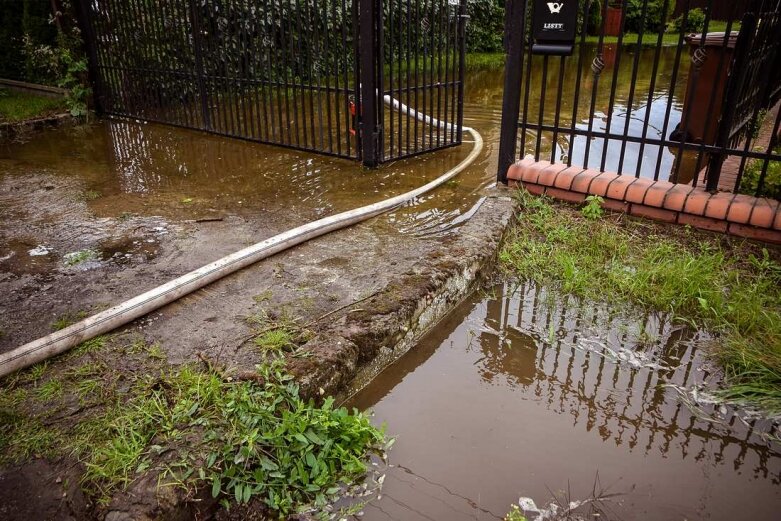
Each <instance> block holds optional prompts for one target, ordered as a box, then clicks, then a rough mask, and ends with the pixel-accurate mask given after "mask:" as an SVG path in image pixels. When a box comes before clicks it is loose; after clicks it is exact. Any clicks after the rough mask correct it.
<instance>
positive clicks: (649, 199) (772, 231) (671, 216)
mask: <svg viewBox="0 0 781 521" xmlns="http://www.w3.org/2000/svg"><path fill="white" fill-rule="evenodd" d="M507 179H508V181H509V183H510V185H511V186H522V187H523V188H525V189H526V190H528V191H529V192H531V193H533V194H535V195H542V194H545V195H548V196H550V197H553V198H555V199H560V200H563V201H569V202H574V203H581V202H583V201H585V200H586V197H588V196H589V195H597V196H600V197H602V198H603V199H604V207H605V208H607V209H609V210H615V211H620V212H625V213H628V214H630V215H635V216H638V217H646V218H649V219H654V220H657V221H662V222H668V223H677V224H688V225H690V226H694V227H695V228H701V229H705V230H710V231H715V232H722V233H729V234H732V235H738V236H740V237H746V238H749V239H756V240H760V241H764V242H769V243H773V244H781V203H779V202H778V201H776V200H774V199H767V198H764V197H752V196H749V195H742V194H732V193H727V192H718V193H710V192H708V191H706V190H704V189H703V188H701V187H693V186H690V185H682V184H675V183H671V182H669V181H654V180H653V179H646V178H643V177H640V178H636V177H634V176H629V175H620V174H616V173H614V172H599V171H598V170H593V169H585V168H582V167H575V166H569V167H568V166H567V165H566V164H564V163H550V162H548V161H534V160H533V159H524V160H522V161H519V162H517V163H515V164H513V165H512V166H510V168H509V170H508V172H507Z"/></svg>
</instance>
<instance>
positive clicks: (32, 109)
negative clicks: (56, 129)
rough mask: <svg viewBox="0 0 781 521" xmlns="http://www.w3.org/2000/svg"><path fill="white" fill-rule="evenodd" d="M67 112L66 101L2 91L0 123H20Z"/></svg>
mask: <svg viewBox="0 0 781 521" xmlns="http://www.w3.org/2000/svg"><path fill="white" fill-rule="evenodd" d="M60 112H65V100H64V99H62V98H48V97H45V96H37V95H35V94H29V93H25V92H17V91H12V90H9V89H0V122H11V123H14V122H18V121H24V120H27V119H34V118H39V117H43V116H48V115H51V114H57V113H60Z"/></svg>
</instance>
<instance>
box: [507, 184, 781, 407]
mask: <svg viewBox="0 0 781 521" xmlns="http://www.w3.org/2000/svg"><path fill="white" fill-rule="evenodd" d="M519 198H520V205H521V208H522V214H521V215H520V217H519V221H518V222H519V224H518V226H517V227H515V228H514V229H513V231H512V232H511V233H512V236H511V237H510V238H509V240H508V241H506V243H505V245H504V247H503V248H502V251H501V252H500V259H501V262H502V265H503V266H504V268H505V269H506V270H508V271H511V272H513V273H515V274H518V275H520V276H522V277H524V278H528V279H532V280H534V281H536V282H538V283H542V284H546V285H551V286H555V287H557V288H558V289H559V290H561V291H563V292H564V293H569V294H573V295H575V296H578V297H585V298H589V299H592V300H601V301H607V302H618V303H627V304H631V305H637V306H640V307H644V308H650V309H656V310H659V311H665V312H671V313H672V314H673V315H674V316H676V317H678V318H680V319H683V320H686V321H689V322H691V323H693V324H694V325H695V326H697V327H706V328H708V329H711V330H712V331H714V332H716V333H719V334H720V335H719V336H720V344H719V346H718V347H717V348H715V350H714V354H715V356H716V358H717V359H718V361H719V362H720V363H721V365H722V366H723V367H724V369H725V375H726V384H727V387H726V389H725V390H724V391H723V395H724V396H725V397H728V398H730V399H732V400H736V401H742V402H746V403H749V402H751V403H754V404H757V405H759V406H761V407H763V408H764V409H765V410H766V411H768V412H769V413H776V412H781V264H779V262H778V261H776V260H774V258H772V256H771V254H770V252H769V251H767V250H761V251H758V250H757V249H756V248H752V247H750V246H749V244H748V243H739V244H737V245H734V246H732V247H727V246H725V244H727V243H726V242H723V241H722V240H721V238H720V237H717V236H708V235H704V234H695V233H694V232H688V233H687V232H686V231H685V230H681V232H682V233H679V234H676V232H675V231H674V230H671V231H670V232H669V233H668V232H666V231H662V230H663V229H662V228H661V227H660V226H658V225H653V224H649V223H647V222H645V221H640V220H633V219H623V220H621V221H620V222H618V221H615V220H612V219H599V220H590V219H586V218H585V216H584V215H579V214H578V213H577V212H574V211H572V209H570V208H568V207H567V206H565V205H563V204H555V203H553V202H551V201H550V200H549V199H547V198H540V197H534V196H531V195H530V194H528V193H525V192H521V193H520V195H519ZM640 340H641V341H642V340H643V338H641V339H640Z"/></svg>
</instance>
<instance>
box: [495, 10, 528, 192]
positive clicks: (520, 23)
mask: <svg viewBox="0 0 781 521" xmlns="http://www.w3.org/2000/svg"><path fill="white" fill-rule="evenodd" d="M526 2H527V0H508V1H507V2H506V3H505V9H506V14H505V27H506V29H505V34H506V44H507V49H506V50H505V52H506V53H507V58H506V61H505V66H504V70H505V76H504V97H503V99H502V122H501V134H500V137H499V170H498V172H497V179H498V181H499V182H500V183H504V184H507V170H508V169H509V168H510V165H512V164H513V161H515V155H516V153H517V149H516V144H517V141H518V113H519V111H520V110H521V95H520V93H521V81H522V79H523V78H522V75H521V70H522V69H523V60H524V39H525V38H524V35H525V34H526ZM530 58H531V57H530Z"/></svg>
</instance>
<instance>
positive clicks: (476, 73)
mask: <svg viewBox="0 0 781 521" xmlns="http://www.w3.org/2000/svg"><path fill="white" fill-rule="evenodd" d="M608 48H609V46H607V47H606V49H608ZM608 50H609V49H608ZM579 52H580V54H582V55H583V60H578V59H577V58H578V56H579V55H578V54H576V56H575V57H573V58H571V59H568V60H567V61H566V67H565V69H564V76H563V79H562V81H563V83H562V85H563V88H564V91H565V95H564V96H563V98H562V99H563V101H562V116H561V119H560V123H561V124H562V125H568V124H569V123H568V122H569V121H570V120H571V115H570V116H567V114H571V111H572V109H571V106H572V100H573V99H574V97H573V92H572V91H573V89H574V81H572V80H573V78H574V74H575V72H576V68H577V66H578V63H580V62H582V63H581V66H582V68H583V69H587V68H588V66H589V63H590V61H591V59H592V57H593V55H594V54H595V52H596V50H595V47H594V46H589V45H587V46H585V47H583V48H582V49H581V50H580V51H579ZM606 52H607V51H606ZM641 52H642V53H644V54H643V56H642V59H641V60H640V64H641V68H640V70H639V72H638V76H637V81H636V89H635V92H634V97H633V102H632V103H631V104H629V105H631V107H628V95H629V93H628V92H627V88H626V84H627V82H628V79H627V77H628V75H631V64H632V60H631V59H624V60H623V61H622V62H621V68H620V70H619V74H617V76H616V77H617V82H618V83H617V84H618V88H617V90H616V100H615V110H614V118H613V120H612V123H611V125H616V129H614V130H617V129H618V127H621V126H622V125H623V124H624V122H625V121H627V118H628V121H629V122H630V133H636V131H638V132H639V130H638V129H637V128H635V126H636V123H637V121H641V120H642V119H643V118H644V117H645V114H646V111H648V110H650V113H649V114H650V116H649V118H650V127H649V128H650V130H649V134H648V135H649V136H650V137H659V135H661V132H662V130H663V127H664V121H663V120H664V115H665V110H664V107H666V106H667V101H668V96H667V91H666V89H667V85H668V81H669V76H670V74H671V70H672V68H673V65H674V62H675V54H674V53H675V49H674V48H663V49H662V52H661V56H660V64H659V69H658V74H657V76H658V77H659V80H658V81H657V82H655V83H654V90H653V92H651V91H650V89H651V85H652V82H651V75H652V67H651V66H650V65H649V63H650V62H651V61H652V60H653V55H652V53H651V51H646V50H643V51H641ZM537 58H540V57H535V60H534V67H533V69H532V83H531V88H532V96H531V97H530V105H529V107H527V112H528V114H530V115H534V114H536V113H537V111H538V107H539V94H538V91H539V89H540V85H539V83H540V81H541V80H540V79H541V74H540V67H541V66H542V65H541V62H540V60H538V59H537ZM682 59H685V57H684V58H682ZM607 61H608V64H607V67H606V69H605V71H604V72H603V73H602V77H603V79H602V80H601V82H600V84H599V89H598V95H597V96H596V105H595V109H594V113H595V114H596V119H595V127H594V128H595V129H599V128H603V127H604V125H605V118H604V112H605V111H606V110H607V109H608V106H609V102H610V96H609V93H610V83H611V81H609V80H610V78H612V75H611V74H610V72H611V67H612V65H611V63H610V61H609V60H607ZM685 69H686V67H684V66H683V65H682V66H681V71H682V72H681V73H680V74H679V75H678V81H677V83H676V85H677V87H676V89H675V90H674V92H673V95H672V97H671V98H669V99H671V111H670V116H669V125H668V127H669V128H674V126H675V124H676V123H677V122H678V121H679V120H680V107H681V103H680V97H681V96H682V92H683V90H684V88H685V83H686V74H685V73H684V72H685ZM558 72H559V71H558V67H550V71H549V72H548V83H549V87H550V88H549V89H548V91H547V94H546V102H545V103H546V104H545V106H546V107H549V108H550V107H553V106H554V101H555V95H556V91H557V89H556V85H558V84H559V77H558ZM589 78H590V75H589V73H588V72H587V71H585V72H584V73H583V82H582V85H581V89H580V92H579V93H578V97H579V99H580V104H579V109H578V114H577V117H578V118H579V120H580V121H578V122H576V123H577V125H578V126H582V125H583V124H584V123H583V121H585V120H586V119H587V117H588V110H589V108H588V107H589V102H588V100H590V98H591V91H590V89H591V87H592V83H591V82H590V81H591V80H590V79H589ZM465 82H466V84H465V107H464V114H465V121H464V124H465V125H468V126H472V127H474V128H476V129H477V130H479V131H480V133H481V134H482V135H483V137H484V139H485V143H486V146H485V152H484V154H483V155H482V156H481V157H480V158H479V159H478V160H477V161H476V163H475V164H474V165H473V166H472V168H470V169H469V170H468V171H467V172H466V173H465V174H463V175H461V176H459V177H458V178H457V179H456V180H454V181H453V182H451V183H448V185H447V186H445V187H442V188H440V189H439V190H437V191H435V192H433V193H431V194H428V195H426V196H424V197H422V198H421V199H419V200H417V201H415V203H414V204H413V205H410V206H407V207H406V208H403V209H401V210H399V211H397V212H395V213H393V214H391V215H390V217H389V219H390V222H391V224H392V225H394V226H395V227H396V228H397V229H399V230H401V231H402V232H406V233H414V234H427V233H439V232H441V231H443V230H448V229H450V228H452V227H453V226H457V224H458V223H459V222H462V221H463V220H464V219H465V218H467V217H468V216H469V215H470V214H471V212H473V211H474V210H475V209H476V207H477V206H478V205H479V204H480V201H481V199H480V196H479V195H478V192H479V191H480V190H481V189H482V188H484V187H486V186H489V185H491V184H492V183H493V181H494V179H495V176H496V164H497V159H496V157H497V152H498V141H499V124H500V118H501V103H502V92H503V69H502V67H482V68H481V67H475V68H472V69H470V70H469V71H467V73H466V80H465ZM649 94H650V95H649ZM551 96H554V98H552V99H548V98H550V97H551ZM647 99H651V104H650V109H649V108H648V106H647V103H646V101H644V100H647ZM584 111H585V112H584ZM545 112H546V116H545V120H546V122H547V121H548V120H549V119H550V118H552V117H553V115H552V111H550V110H548V111H545ZM530 117H531V116H530ZM568 117H569V118H570V119H567V118H568ZM551 121H552V120H551ZM611 129H612V126H611ZM549 138H550V136H542V152H543V153H542V157H543V158H545V157H546V154H550V150H551V143H550V139H549ZM568 138H569V136H566V135H563V134H560V135H559V136H558V137H557V143H558V146H557V147H556V149H555V151H554V152H555V154H554V155H555V157H556V158H558V159H561V158H562V157H565V156H566V155H568V154H569V155H572V157H573V162H574V163H575V164H577V163H578V161H580V160H582V156H583V153H584V150H585V147H586V146H589V147H590V148H591V150H592V157H599V156H600V154H601V150H602V147H603V146H605V144H604V143H602V142H601V141H600V140H592V142H591V143H588V144H587V143H585V142H582V141H581V140H580V138H578V139H576V140H575V141H574V144H573V145H572V146H570V145H569V144H568V143H567V140H568ZM466 139H467V140H468V136H467V137H466ZM533 139H534V135H533V134H529V135H527V144H526V149H525V151H524V153H528V152H530V151H533V148H532V149H530V148H529V147H533ZM25 140H26V142H21V143H19V142H11V143H2V144H0V182H4V183H6V184H8V185H9V186H14V185H18V184H20V183H25V182H26V180H30V179H33V178H34V177H35V176H37V175H39V174H44V175H47V176H56V177H58V178H61V179H66V180H69V182H73V183H76V184H78V185H79V186H80V189H81V190H82V191H83V194H84V199H86V200H87V201H88V205H89V207H90V209H91V211H92V212H93V213H94V215H96V216H97V217H117V216H121V215H123V214H136V215H162V216H164V217H168V218H185V219H188V218H202V217H209V216H215V215H216V216H220V215H225V214H242V215H249V216H250V217H252V216H262V214H263V213H269V212H282V211H283V212H285V215H287V216H290V217H291V220H292V221H296V222H304V221H306V220H308V219H312V218H317V217H322V216H324V215H328V214H332V213H335V212H338V211H342V210H347V209H351V208H354V207H357V206H360V205H363V204H367V203H371V202H375V201H378V200H380V199H383V198H385V197H388V196H391V195H395V194H398V193H401V192H404V191H406V190H409V189H412V188H414V187H417V186H420V185H421V184H423V183H424V182H425V181H429V180H431V179H433V178H434V177H436V176H438V175H440V174H441V173H442V172H443V171H444V170H446V169H447V168H449V167H451V166H453V165H455V164H456V163H457V162H458V161H460V160H461V159H462V158H463V157H464V156H465V155H466V154H467V153H468V152H469V144H468V143H466V144H465V145H464V146H461V147H457V148H451V149H447V150H443V151H439V152H436V153H432V154H424V155H422V156H417V157H415V158H411V159H407V160H403V161H398V162H394V163H390V164H386V165H384V166H382V167H381V168H379V169H376V170H366V169H363V168H361V167H360V165H359V164H358V163H357V162H355V161H349V160H344V159H335V158H331V157H326V156H320V155H316V154H310V153H306V152H298V151H294V150H287V149H283V148H279V147H273V146H266V145H260V144H257V143H251V142H244V141H239V140H235V139H229V138H224V137H219V136H214V135H209V134H206V133H202V132H198V131H190V130H185V129H180V128H174V127H169V126H164V125H158V124H150V123H142V122H138V121H132V120H121V119H110V120H103V121H99V122H97V123H93V124H91V125H88V126H83V127H77V128H63V129H56V130H50V131H46V132H44V133H40V134H35V135H33V136H30V137H28V138H25ZM636 148H637V145H636V144H632V143H630V144H628V148H627V152H626V157H627V163H626V164H627V168H630V167H632V164H631V161H632V159H631V158H632V157H636V156H637V155H638V154H639V150H636ZM673 152H674V151H671V150H668V149H662V150H659V149H658V148H655V147H653V146H651V145H649V146H646V147H645V148H644V150H643V154H644V155H645V156H649V157H651V156H653V157H654V158H655V157H656V155H657V154H659V155H660V157H661V171H660V172H661V176H660V178H662V179H665V178H666V176H668V175H669V172H670V170H671V168H672V166H673V163H674V161H675V154H674V153H673ZM619 155H620V148H618V147H614V146H613V144H610V143H608V153H607V168H615V166H616V164H617V161H618V157H619ZM646 163H647V164H648V165H650V164H652V163H655V161H651V160H649V161H647V162H646ZM646 163H644V164H646ZM642 175H644V176H653V175H654V172H653V171H651V170H648V169H647V167H646V166H644V167H643V169H642Z"/></svg>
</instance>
